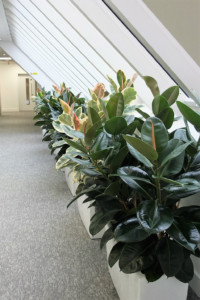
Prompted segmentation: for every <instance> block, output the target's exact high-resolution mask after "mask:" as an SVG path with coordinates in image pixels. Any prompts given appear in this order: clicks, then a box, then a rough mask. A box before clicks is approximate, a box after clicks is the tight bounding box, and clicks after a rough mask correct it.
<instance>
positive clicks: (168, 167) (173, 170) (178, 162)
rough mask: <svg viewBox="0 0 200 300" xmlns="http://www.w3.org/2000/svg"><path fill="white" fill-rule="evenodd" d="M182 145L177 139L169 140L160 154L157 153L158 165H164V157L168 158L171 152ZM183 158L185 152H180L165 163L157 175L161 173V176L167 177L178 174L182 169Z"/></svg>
mask: <svg viewBox="0 0 200 300" xmlns="http://www.w3.org/2000/svg"><path fill="white" fill-rule="evenodd" d="M182 145H184V144H183V142H182V141H180V140H178V139H171V140H170V141H169V142H168V145H167V147H166V148H165V149H164V150H163V151H162V152H160V153H159V158H158V162H159V165H161V164H162V165H164V164H163V161H164V160H165V159H166V157H169V155H171V153H173V151H175V150H176V149H177V148H178V147H179V146H182ZM184 158H185V151H182V152H181V153H179V154H178V155H177V156H175V157H174V158H171V159H169V160H168V162H166V164H165V165H164V168H162V169H159V173H161V174H162V176H167V177H169V176H173V175H176V174H178V173H179V172H180V171H181V170H182V168H183V163H184Z"/></svg>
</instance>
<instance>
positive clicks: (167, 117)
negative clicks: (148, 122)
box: [156, 107, 174, 129]
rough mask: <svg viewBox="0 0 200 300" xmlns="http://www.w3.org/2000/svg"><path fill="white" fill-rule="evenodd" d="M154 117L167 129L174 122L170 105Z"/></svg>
mask: <svg viewBox="0 0 200 300" xmlns="http://www.w3.org/2000/svg"><path fill="white" fill-rule="evenodd" d="M156 117H157V118H159V119H160V120H161V121H162V122H163V124H164V125H165V127H166V128H167V129H169V128H171V127H172V125H173V122H174V111H173V109H172V108H171V107H168V108H166V109H164V110H162V111H161V112H160V113H159V114H157V116H156Z"/></svg>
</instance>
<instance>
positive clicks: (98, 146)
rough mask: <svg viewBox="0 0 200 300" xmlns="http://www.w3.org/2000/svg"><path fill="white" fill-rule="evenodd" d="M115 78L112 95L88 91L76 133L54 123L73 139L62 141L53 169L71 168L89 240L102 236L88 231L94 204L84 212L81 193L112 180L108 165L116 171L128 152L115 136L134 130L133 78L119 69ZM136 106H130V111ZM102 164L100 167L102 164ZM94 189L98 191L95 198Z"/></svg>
mask: <svg viewBox="0 0 200 300" xmlns="http://www.w3.org/2000/svg"><path fill="white" fill-rule="evenodd" d="M117 77H118V81H119V83H120V84H121V85H120V84H119V87H117V85H116V84H114V82H113V81H112V82H113V85H114V88H113V93H112V94H110V95H106V94H107V93H106V92H105V87H104V85H103V84H97V85H96V86H95V88H94V90H93V91H90V93H91V97H92V100H89V101H88V102H87V112H86V113H87V115H84V116H80V122H81V126H80V128H79V131H75V128H74V127H73V129H72V127H69V126H68V127H67V124H64V123H62V120H60V118H58V122H54V127H55V128H57V130H59V131H62V132H65V133H66V135H67V136H68V137H70V136H71V137H72V136H73V137H74V141H71V140H69V139H67V138H64V140H65V141H66V142H67V143H68V144H69V145H70V147H69V149H68V150H67V151H66V154H65V155H63V156H62V157H61V158H60V160H59V161H58V162H57V164H56V167H57V169H61V168H66V167H67V170H68V168H69V167H72V168H73V171H74V172H73V173H74V174H75V175H74V176H75V177H76V179H77V180H79V182H80V184H79V188H78V190H77V193H79V191H80V192H81V195H79V196H80V197H78V198H79V199H78V208H79V212H80V215H81V218H82V220H83V223H84V224H85V227H86V229H87V231H88V233H89V234H90V236H91V237H93V236H95V237H100V236H101V235H102V233H101V232H100V230H98V229H94V230H93V231H89V225H90V219H91V217H92V216H93V215H94V205H92V206H91V207H90V209H88V203H86V202H87V201H86V199H85V198H88V194H87V196H86V194H85V192H84V191H85V190H87V186H94V184H95V183H97V182H99V183H100V190H101V191H102V186H101V185H104V187H106V186H107V185H108V184H110V183H111V182H112V181H113V180H111V179H108V173H109V171H110V165H112V166H113V167H112V168H113V171H114V170H116V169H117V167H118V166H120V165H121V162H122V161H123V158H124V157H125V156H126V155H127V153H128V149H127V147H126V145H125V141H124V140H123V138H122V136H121V137H120V136H119V134H120V133H121V132H122V131H123V132H124V133H133V132H134V130H135V129H136V127H137V122H136V119H137V118H136V119H135V117H134V116H131V115H129V114H128V113H130V110H131V109H132V110H133V108H131V107H130V104H131V103H132V101H133V100H135V99H136V91H135V89H134V87H133V79H132V80H131V81H130V80H126V77H125V75H124V73H123V72H122V71H121V70H120V71H118V73H117ZM121 79H122V80H121ZM110 80H111V79H110ZM122 86H123V87H122ZM107 96H109V97H107ZM105 97H107V98H105ZM136 107H137V106H134V109H135V108H136ZM138 123H139V121H138ZM68 125H70V124H68ZM116 139H118V141H117V140H116ZM124 146H125V147H124ZM87 158H88V159H89V161H88V162H87ZM105 158H106V159H105ZM103 161H104V164H102V162H103ZM96 179H97V180H96ZM107 179H108V181H107ZM97 190H98V188H97V189H96V193H95V195H96V196H97ZM92 192H93V193H94V190H91V192H90V196H91V194H92ZM81 196H82V197H81ZM83 200H84V203H83ZM103 227H104V226H102V228H101V229H103ZM99 232H100V233H99ZM97 234H98V235H97Z"/></svg>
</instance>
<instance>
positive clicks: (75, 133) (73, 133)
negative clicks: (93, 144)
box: [60, 124, 84, 139]
mask: <svg viewBox="0 0 200 300" xmlns="http://www.w3.org/2000/svg"><path fill="white" fill-rule="evenodd" d="M60 127H61V129H62V130H63V132H64V133H65V134H66V135H68V136H69V137H72V138H78V139H83V138H84V134H83V133H82V132H80V131H77V130H74V129H72V128H71V127H70V126H67V125H65V124H60Z"/></svg>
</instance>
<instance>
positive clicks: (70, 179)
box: [64, 167, 78, 196]
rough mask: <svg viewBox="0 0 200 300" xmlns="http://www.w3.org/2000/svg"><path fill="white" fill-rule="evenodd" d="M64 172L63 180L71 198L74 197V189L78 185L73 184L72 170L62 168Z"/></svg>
mask: <svg viewBox="0 0 200 300" xmlns="http://www.w3.org/2000/svg"><path fill="white" fill-rule="evenodd" d="M64 171H65V179H66V182H67V185H68V187H69V189H70V192H71V194H72V196H75V195H76V189H77V187H78V183H77V182H74V179H73V173H72V170H71V169H70V168H68V167H67V168H64Z"/></svg>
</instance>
